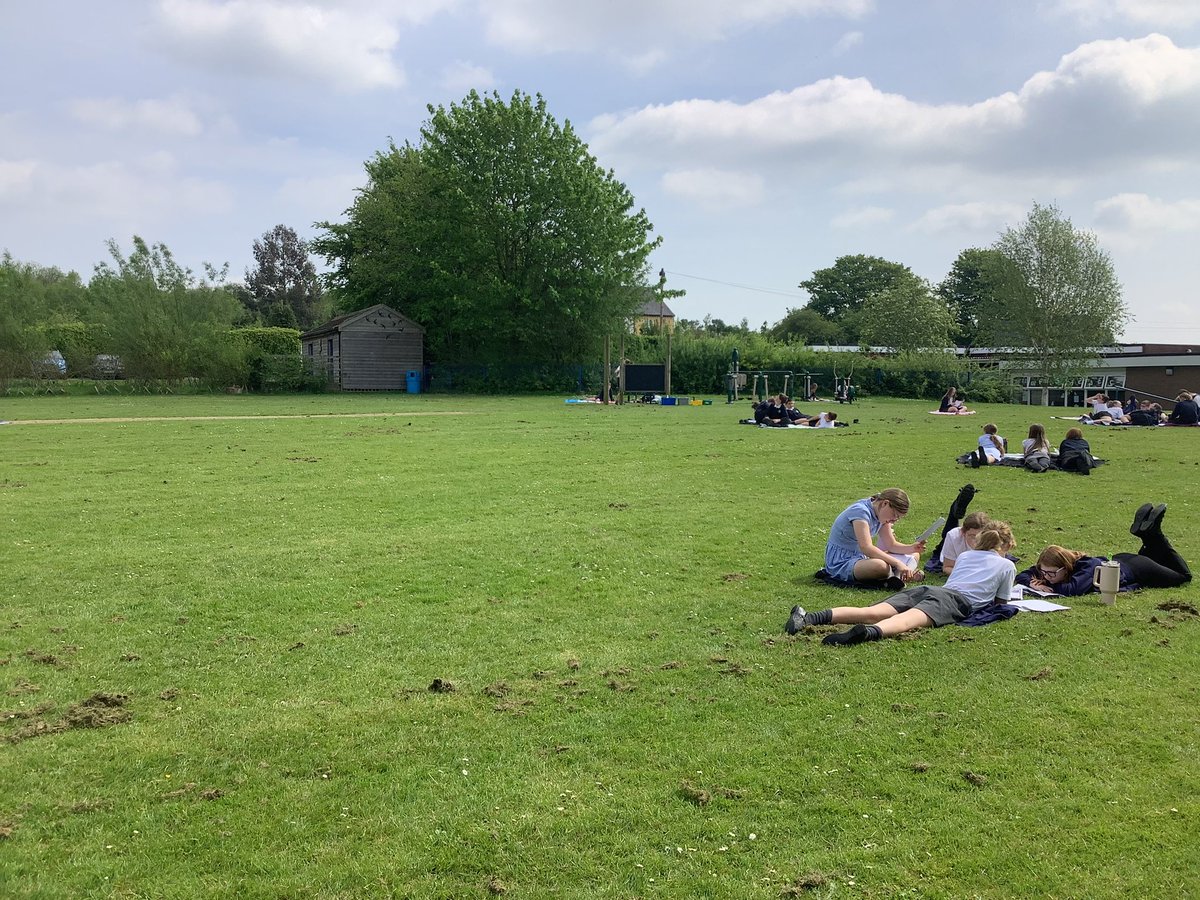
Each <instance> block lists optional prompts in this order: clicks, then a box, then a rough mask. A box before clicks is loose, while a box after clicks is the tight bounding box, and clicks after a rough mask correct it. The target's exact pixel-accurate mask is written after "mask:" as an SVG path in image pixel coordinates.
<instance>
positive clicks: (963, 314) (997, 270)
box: [935, 247, 1007, 347]
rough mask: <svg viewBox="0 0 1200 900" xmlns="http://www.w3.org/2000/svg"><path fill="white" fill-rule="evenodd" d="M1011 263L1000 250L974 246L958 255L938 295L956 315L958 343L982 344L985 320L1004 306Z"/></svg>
mask: <svg viewBox="0 0 1200 900" xmlns="http://www.w3.org/2000/svg"><path fill="white" fill-rule="evenodd" d="M1006 265H1007V262H1006V260H1005V258H1004V255H1003V254H1002V253H1001V252H1000V251H999V250H994V249H990V248H989V249H981V248H978V247H971V248H969V249H967V250H964V251H962V252H961V253H960V254H958V258H957V259H955V260H954V265H953V266H951V267H950V271H949V272H948V273H947V275H946V277H945V278H943V279H942V281H941V282H940V283H939V284H938V286H937V288H936V289H935V293H936V294H937V295H938V296H939V297H940V298H941V299H942V302H943V303H945V304H946V306H947V307H948V308H949V310H950V312H951V314H952V315H953V316H954V323H955V326H954V334H953V337H954V340H955V341H956V342H958V343H959V344H961V345H963V346H966V347H976V346H978V345H979V339H980V335H981V334H982V333H983V330H984V329H983V327H982V325H983V320H984V319H985V318H987V317H991V316H994V315H995V312H994V310H993V307H994V305H995V304H1002V303H1003V302H1004V297H1003V294H1002V291H1003V289H1004V286H1005V284H1006V283H1007V279H1006V278H1005V275H1004V270H1005V267H1006Z"/></svg>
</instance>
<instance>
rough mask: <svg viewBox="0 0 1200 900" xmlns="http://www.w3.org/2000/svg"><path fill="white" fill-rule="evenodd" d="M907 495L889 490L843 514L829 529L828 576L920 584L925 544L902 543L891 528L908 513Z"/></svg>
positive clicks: (897, 490)
mask: <svg viewBox="0 0 1200 900" xmlns="http://www.w3.org/2000/svg"><path fill="white" fill-rule="evenodd" d="M908 506H909V503H908V494H906V493H904V491H902V490H900V488H887V489H886V490H882V491H880V492H879V493H877V494H874V495H872V496H870V497H865V498H863V499H862V500H859V501H858V502H857V503H852V504H851V505H850V506H849V507H847V508H846V509H845V510H843V511H842V513H841V515H839V516H838V517H837V518H836V519H835V520H834V522H833V527H832V528H831V529H830V530H829V541H828V543H827V544H826V545H825V574H826V575H827V576H828V578H829V580H830V581H840V582H844V583H847V584H854V583H857V582H872V581H874V582H879V583H880V584H882V582H883V581H884V580H885V579H887V578H890V577H893V576H895V577H897V578H899V579H900V581H902V582H904V581H919V580H920V579H921V578H923V577H924V573H923V572H922V571H921V567H920V565H919V563H920V559H921V553H922V551H924V549H925V542H924V541H917V542H915V543H912V544H901V543H900V542H899V541H898V540H896V535H895V532H894V531H893V530H892V527H893V526H894V525H895V524H896V523H897V522H899V521H900V520H901V519H902V518H904V516H906V515H907V514H908Z"/></svg>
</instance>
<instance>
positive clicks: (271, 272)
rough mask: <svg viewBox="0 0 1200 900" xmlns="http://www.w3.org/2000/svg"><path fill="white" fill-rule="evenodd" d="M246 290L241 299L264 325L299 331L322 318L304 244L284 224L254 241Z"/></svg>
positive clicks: (312, 268) (314, 275)
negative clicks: (252, 264) (251, 267)
mask: <svg viewBox="0 0 1200 900" xmlns="http://www.w3.org/2000/svg"><path fill="white" fill-rule="evenodd" d="M246 290H247V292H248V294H249V296H248V297H244V300H246V299H248V300H249V301H250V304H251V306H252V309H253V311H254V312H255V313H256V314H257V316H258V318H259V319H260V320H261V321H262V323H263V324H264V325H275V326H279V327H283V328H302V329H303V328H310V327H312V326H313V325H316V324H317V323H318V321H319V320H320V319H321V318H322V309H321V284H320V282H319V280H318V279H317V270H316V267H315V266H314V265H313V264H312V260H311V259H309V256H308V244H306V243H305V242H304V241H302V240H301V239H300V236H299V235H297V234H296V232H295V230H294V229H292V228H289V227H288V226H286V225H276V226H275V227H274V228H272V229H271V230H270V231H268V232H267V233H266V234H264V235H263V236H262V237H261V238H259V239H258V240H257V241H255V242H254V269H253V270H250V269H247V270H246Z"/></svg>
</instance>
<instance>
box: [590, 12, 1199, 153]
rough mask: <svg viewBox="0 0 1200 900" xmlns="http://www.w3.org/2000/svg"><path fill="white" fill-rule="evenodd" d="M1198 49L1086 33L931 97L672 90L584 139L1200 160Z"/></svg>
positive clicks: (761, 149) (664, 145)
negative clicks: (736, 97)
mask: <svg viewBox="0 0 1200 900" xmlns="http://www.w3.org/2000/svg"><path fill="white" fill-rule="evenodd" d="M1198 105H1200V50H1197V49H1190V48H1180V47H1176V46H1175V45H1174V44H1173V43H1172V42H1171V40H1170V39H1169V38H1166V37H1163V36H1162V35H1150V36H1148V37H1145V38H1142V39H1139V40H1132V41H1127V40H1111V41H1096V42H1093V43H1090V44H1084V45H1083V46H1081V47H1080V48H1078V49H1077V50H1076V51H1074V52H1073V53H1070V54H1067V55H1066V56H1064V57H1063V58H1062V60H1061V61H1060V63H1059V65H1058V67H1057V68H1056V69H1055V70H1054V71H1052V72H1040V73H1038V74H1036V75H1034V76H1033V77H1032V78H1030V79H1029V80H1028V81H1027V82H1026V83H1025V84H1024V85H1023V86H1022V87H1021V89H1020V90H1019V91H1017V92H1009V93H1003V94H999V95H996V96H993V97H988V98H985V99H983V100H980V101H978V102H976V103H971V104H958V103H947V104H929V103H922V102H917V101H914V100H910V99H909V98H907V97H904V96H902V95H899V94H892V93H886V92H884V91H881V90H880V89H879V88H877V87H875V86H874V85H873V84H871V82H869V81H868V80H867V79H865V78H843V77H833V78H826V79H822V80H820V81H816V82H813V83H812V84H808V85H804V86H802V87H798V88H795V89H794V90H791V91H786V92H785V91H779V92H775V93H772V94H768V95H766V96H764V97H760V98H758V99H755V100H751V101H749V102H746V103H735V102H731V101H721V100H704V99H693V100H680V101H677V102H674V103H669V104H664V105H657V106H647V107H644V108H642V109H640V110H636V111H633V112H629V113H625V114H619V115H609V116H602V117H599V118H597V119H595V120H594V121H593V122H592V123H591V131H592V134H593V139H592V141H591V143H592V146H593V149H594V150H595V151H596V152H597V153H598V154H599V155H600V156H601V158H602V159H608V157H609V155H610V154H611V155H612V156H613V157H617V158H620V159H624V160H628V161H630V162H634V161H637V162H640V163H642V164H650V165H653V164H655V162H657V163H658V164H659V165H661V166H663V167H664V168H669V167H671V166H674V165H678V164H679V163H680V162H682V161H683V160H688V161H689V162H690V164H691V165H697V164H700V165H703V164H708V165H712V166H730V165H745V163H746V161H747V160H753V161H754V163H755V164H756V165H764V166H773V167H775V168H782V169H785V170H787V171H795V170H805V171H811V170H813V169H814V167H818V168H819V167H821V166H822V165H826V164H828V165H831V166H835V167H837V168H839V169H840V168H844V167H845V166H846V165H847V164H852V163H860V164H867V163H870V164H875V165H878V166H881V167H883V168H885V169H894V168H896V167H904V166H911V165H926V166H937V165H955V166H963V167H965V168H967V169H975V170H976V171H979V172H984V173H994V172H996V171H1008V172H1032V171H1037V172H1040V173H1043V174H1045V173H1052V172H1059V173H1068V174H1072V175H1076V174H1078V173H1079V172H1080V171H1082V170H1084V169H1087V168H1089V167H1096V166H1105V167H1110V166H1111V164H1112V163H1113V162H1114V161H1117V160H1120V161H1121V162H1122V163H1124V164H1128V165H1132V166H1151V165H1159V164H1161V163H1162V162H1163V161H1164V160H1168V161H1171V160H1174V161H1179V160H1186V161H1188V162H1189V163H1192V162H1195V161H1196V160H1198V159H1200V116H1196V114H1195V110H1196V108H1197V106H1198Z"/></svg>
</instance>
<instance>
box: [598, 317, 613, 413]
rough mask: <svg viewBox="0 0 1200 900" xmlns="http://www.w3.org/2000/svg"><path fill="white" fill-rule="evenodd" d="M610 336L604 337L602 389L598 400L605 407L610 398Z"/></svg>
mask: <svg viewBox="0 0 1200 900" xmlns="http://www.w3.org/2000/svg"><path fill="white" fill-rule="evenodd" d="M611 373H612V335H610V334H606V335H605V336H604V389H603V390H601V392H600V399H601V400H603V401H604V403H605V405H606V406H607V405H608V404H609V402H611V400H612V398H611V397H610V396H609V394H610V390H609V387H610V379H611V377H612V374H611Z"/></svg>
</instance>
